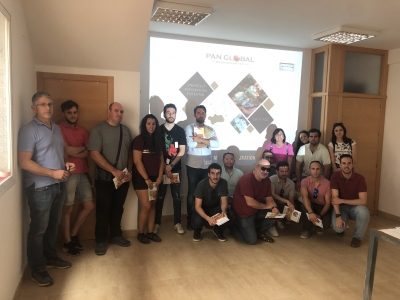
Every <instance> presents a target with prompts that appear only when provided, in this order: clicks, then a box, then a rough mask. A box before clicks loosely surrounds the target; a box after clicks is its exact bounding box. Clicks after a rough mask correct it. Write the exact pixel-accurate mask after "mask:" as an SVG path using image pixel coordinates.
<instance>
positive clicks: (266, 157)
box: [264, 156, 273, 160]
mask: <svg viewBox="0 0 400 300" xmlns="http://www.w3.org/2000/svg"><path fill="white" fill-rule="evenodd" d="M272 158H273V156H264V159H267V160H271V159H272Z"/></svg>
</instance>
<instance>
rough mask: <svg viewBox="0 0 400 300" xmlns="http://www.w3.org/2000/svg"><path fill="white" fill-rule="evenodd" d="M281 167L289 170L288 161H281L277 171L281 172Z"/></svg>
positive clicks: (277, 165)
mask: <svg viewBox="0 0 400 300" xmlns="http://www.w3.org/2000/svg"><path fill="white" fill-rule="evenodd" d="M280 167H288V169H289V163H288V162H287V161H280V162H278V163H277V164H276V170H277V171H279V168H280Z"/></svg>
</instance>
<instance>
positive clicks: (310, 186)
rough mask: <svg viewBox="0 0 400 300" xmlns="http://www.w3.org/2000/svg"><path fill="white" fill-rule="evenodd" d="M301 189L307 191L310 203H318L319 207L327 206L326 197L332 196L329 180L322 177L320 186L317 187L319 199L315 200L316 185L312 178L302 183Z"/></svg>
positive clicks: (309, 177) (305, 179)
mask: <svg viewBox="0 0 400 300" xmlns="http://www.w3.org/2000/svg"><path fill="white" fill-rule="evenodd" d="M301 188H303V189H306V190H307V192H308V193H307V194H308V200H310V202H312V203H316V204H319V205H325V204H326V202H325V196H326V195H329V196H331V194H332V193H331V186H330V182H329V180H328V179H326V178H324V177H322V176H321V177H320V179H319V185H318V187H317V189H318V194H317V198H314V188H315V184H314V181H313V180H312V177H311V176H308V177H307V178H304V179H303V180H302V181H301Z"/></svg>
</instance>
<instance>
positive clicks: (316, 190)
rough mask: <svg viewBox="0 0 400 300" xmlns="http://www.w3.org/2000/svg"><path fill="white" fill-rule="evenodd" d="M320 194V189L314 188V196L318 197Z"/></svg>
mask: <svg viewBox="0 0 400 300" xmlns="http://www.w3.org/2000/svg"><path fill="white" fill-rule="evenodd" d="M317 196H318V189H314V194H313V198H317Z"/></svg>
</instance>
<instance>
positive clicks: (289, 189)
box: [269, 175, 296, 200]
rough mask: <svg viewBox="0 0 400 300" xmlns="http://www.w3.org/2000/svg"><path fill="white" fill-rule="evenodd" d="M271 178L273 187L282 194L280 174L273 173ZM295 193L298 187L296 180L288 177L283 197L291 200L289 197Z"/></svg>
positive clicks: (276, 192)
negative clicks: (296, 186)
mask: <svg viewBox="0 0 400 300" xmlns="http://www.w3.org/2000/svg"><path fill="white" fill-rule="evenodd" d="M269 179H270V180H271V189H272V190H273V191H274V192H275V194H277V195H279V196H281V189H282V184H281V182H280V181H279V177H278V175H273V176H271V177H270V178H269ZM295 193H296V188H295V185H294V182H293V181H292V180H290V179H289V178H286V183H285V186H284V187H283V196H282V198H285V199H287V200H289V197H294V195H295Z"/></svg>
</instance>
